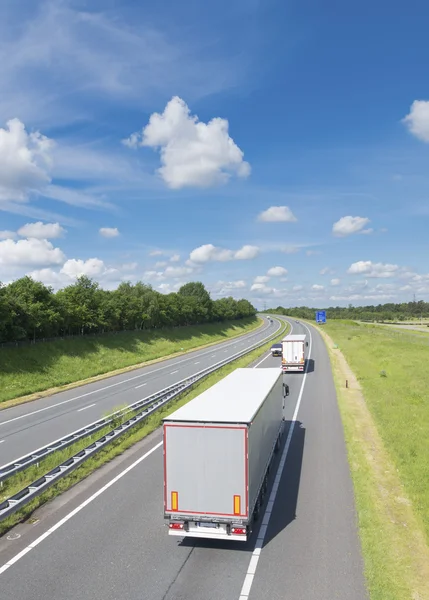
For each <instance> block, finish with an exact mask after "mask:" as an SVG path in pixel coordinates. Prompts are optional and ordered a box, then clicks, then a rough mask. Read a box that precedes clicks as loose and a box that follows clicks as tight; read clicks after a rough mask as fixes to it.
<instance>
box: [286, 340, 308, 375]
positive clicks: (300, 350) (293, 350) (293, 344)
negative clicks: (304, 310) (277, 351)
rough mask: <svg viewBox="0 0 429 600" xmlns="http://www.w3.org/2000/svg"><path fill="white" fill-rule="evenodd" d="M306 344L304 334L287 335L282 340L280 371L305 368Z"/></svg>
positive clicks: (302, 369) (287, 371)
mask: <svg viewBox="0 0 429 600" xmlns="http://www.w3.org/2000/svg"><path fill="white" fill-rule="evenodd" d="M306 346H308V342H307V341H306V336H305V335H298V334H297V335H287V336H286V337H285V338H283V340H282V371H283V373H289V372H290V371H301V372H302V371H304V370H305V361H306V357H305V348H306Z"/></svg>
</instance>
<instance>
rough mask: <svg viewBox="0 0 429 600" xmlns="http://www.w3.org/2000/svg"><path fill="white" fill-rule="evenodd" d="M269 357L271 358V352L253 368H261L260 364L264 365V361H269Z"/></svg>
mask: <svg viewBox="0 0 429 600" xmlns="http://www.w3.org/2000/svg"><path fill="white" fill-rule="evenodd" d="M269 356H271V352H269V353H268V354H267V356H264V358H263V359H262V360H260V361H259V362H258V364H257V365H255V366H254V367H253V368H254V369H256V367H259V365H260V364H262V363H263V362H264V360H267V358H268V357H269Z"/></svg>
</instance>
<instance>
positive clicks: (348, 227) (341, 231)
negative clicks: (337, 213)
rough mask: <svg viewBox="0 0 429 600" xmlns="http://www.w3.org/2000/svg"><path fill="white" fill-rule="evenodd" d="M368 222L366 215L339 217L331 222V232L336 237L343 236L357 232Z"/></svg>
mask: <svg viewBox="0 0 429 600" xmlns="http://www.w3.org/2000/svg"><path fill="white" fill-rule="evenodd" d="M368 223H369V219H368V218H366V217H351V216H347V217H341V219H340V220H339V221H337V222H336V223H334V224H333V226H332V233H333V234H334V235H335V236H337V237H345V236H347V235H351V234H353V233H359V232H361V231H362V229H363V228H364V227H365V225H367V224H368Z"/></svg>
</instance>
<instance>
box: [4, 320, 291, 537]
mask: <svg viewBox="0 0 429 600" xmlns="http://www.w3.org/2000/svg"><path fill="white" fill-rule="evenodd" d="M288 327H289V326H288V325H287V324H285V328H282V329H281V332H280V333H279V335H278V336H276V338H275V339H274V341H278V340H280V339H282V337H284V335H285V333H286V331H287V329H288ZM272 343H273V340H271V341H270V342H267V343H266V344H264V345H263V346H261V347H260V348H257V349H256V350H253V351H252V352H250V353H249V354H247V355H246V356H243V357H242V358H239V359H237V360H235V361H233V362H232V363H230V364H228V365H226V366H225V367H222V368H221V369H219V370H218V371H216V372H215V373H212V374H211V375H209V376H208V377H206V378H204V379H203V380H202V381H201V382H200V383H197V384H195V385H194V386H193V387H192V388H190V389H189V390H187V391H186V392H184V393H183V394H181V395H180V396H179V397H177V398H176V399H175V400H173V401H172V402H170V403H169V404H168V405H166V406H163V407H162V408H161V409H160V410H159V411H157V412H156V413H154V414H153V415H152V416H150V417H149V418H148V419H147V420H146V421H144V423H142V424H141V425H137V426H136V427H135V428H134V429H132V430H131V431H130V432H129V433H127V434H124V435H123V436H122V437H121V438H119V439H118V440H116V441H115V442H112V443H111V444H110V445H109V446H107V447H106V448H105V449H103V450H101V451H100V452H99V453H98V454H96V455H95V456H94V457H92V458H90V459H88V460H87V461H86V462H85V463H84V464H82V466H80V467H78V468H77V469H76V470H75V471H74V472H73V473H71V474H70V475H68V476H67V477H65V478H64V479H62V480H60V481H59V482H58V483H57V484H56V485H55V486H52V488H50V489H48V490H47V491H46V492H45V493H43V494H42V495H41V496H39V497H38V498H35V499H34V500H33V501H32V502H31V503H29V504H28V505H27V506H25V507H24V508H23V509H22V510H20V511H19V512H17V513H15V514H14V515H12V516H11V517H9V518H8V519H5V520H4V521H3V522H1V523H0V535H3V534H4V533H5V532H7V531H9V530H10V529H11V528H12V527H13V526H14V525H16V524H17V523H19V522H21V521H23V520H24V519H27V518H28V517H29V516H30V515H31V513H33V512H34V511H35V510H36V509H37V508H38V507H39V506H41V505H42V504H46V502H49V501H50V500H52V499H53V498H55V497H56V496H58V495H59V494H61V493H63V492H65V491H66V490H68V489H70V488H71V487H72V486H74V485H76V484H77V483H79V481H81V480H83V479H85V478H86V477H88V476H89V475H90V474H91V473H92V472H94V471H95V470H96V469H98V468H99V467H101V466H102V465H104V464H106V463H108V462H110V461H111V460H112V459H113V458H115V457H116V456H118V455H120V454H123V452H125V450H127V449H128V448H130V447H131V446H133V445H134V444H136V443H137V442H139V441H141V440H142V439H143V438H145V437H146V436H148V435H149V434H150V433H152V432H153V431H155V429H157V428H158V427H160V425H161V423H162V419H163V418H165V417H166V416H168V415H169V414H171V413H172V412H173V411H174V410H176V409H178V408H180V407H181V406H183V405H184V404H186V403H187V402H189V401H190V400H192V399H193V398H195V397H196V396H198V395H199V394H201V393H202V392H203V391H204V390H206V389H208V388H209V387H211V386H212V385H214V384H215V383H216V382H218V381H220V380H221V379H223V378H224V377H226V375H228V374H229V373H231V372H232V371H234V370H235V369H238V368H242V367H247V366H249V365H250V364H251V363H252V362H254V361H255V360H256V359H257V358H258V357H259V356H261V355H262V354H264V353H265V352H267V351H268V350H269V349H270V347H271V345H272ZM106 431H107V429H106ZM106 431H104V430H103V431H102V432H98V433H97V434H95V435H94V436H93V437H94V438H95V439H98V438H99V437H101V436H102V435H103V434H104V433H106ZM90 443H91V442H90V441H88V438H87V439H86V440H82V441H80V442H77V443H76V444H73V445H72V446H70V447H69V448H66V449H65V450H63V451H62V452H56V453H54V454H52V455H51V456H50V457H48V458H47V459H45V460H44V461H41V462H40V464H39V466H38V467H36V466H33V467H30V468H28V469H27V470H25V471H23V472H21V473H18V474H17V475H15V476H14V477H11V478H10V479H9V480H8V481H6V482H5V487H4V489H3V490H2V494H1V496H0V501H1V500H5V499H6V498H7V497H10V496H11V495H13V494H15V493H16V492H18V491H19V490H21V489H22V488H24V487H25V486H27V485H28V484H29V483H31V482H32V481H34V480H35V479H37V478H38V477H41V476H42V475H43V474H44V473H46V472H47V471H49V470H50V469H52V468H53V467H55V466H57V465H59V464H61V463H62V462H63V461H65V460H67V459H68V458H70V457H71V456H73V455H74V454H76V453H77V452H79V451H80V450H81V449H82V448H84V447H86V446H87V445H89V444H90ZM6 486H7V487H6Z"/></svg>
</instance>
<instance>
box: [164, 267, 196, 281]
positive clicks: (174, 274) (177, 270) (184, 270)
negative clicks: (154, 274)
mask: <svg viewBox="0 0 429 600" xmlns="http://www.w3.org/2000/svg"><path fill="white" fill-rule="evenodd" d="M192 272H193V269H192V268H191V267H167V268H166V269H165V271H164V277H166V278H167V279H168V278H170V277H171V278H172V279H178V278H180V277H184V276H185V275H190V274H191V273H192Z"/></svg>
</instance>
